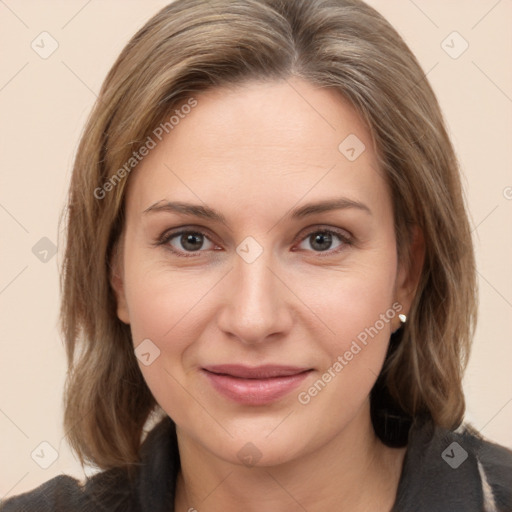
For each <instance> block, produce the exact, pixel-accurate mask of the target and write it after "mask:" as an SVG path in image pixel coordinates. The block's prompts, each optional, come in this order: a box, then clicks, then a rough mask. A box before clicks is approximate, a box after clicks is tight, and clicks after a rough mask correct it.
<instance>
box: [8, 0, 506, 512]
mask: <svg viewBox="0 0 512 512" xmlns="http://www.w3.org/2000/svg"><path fill="white" fill-rule="evenodd" d="M67 214H68V227H67V229H68V237H67V248H66V255H65V261H64V266H63V272H62V292H63V299H62V310H61V312H62V328H63V334H64V337H65V340H66V347H67V355H68V362H69V367H70V371H69V376H68V381H67V387H66V396H65V402H66V409H65V427H66V431H67V433H68V440H69V442H70V444H71V446H72V447H73V448H74V450H75V451H76V453H77V454H78V456H79V458H80V460H81V462H82V463H83V464H85V463H89V464H92V465H95V466H96V467H98V468H99V469H101V470H102V471H101V472H99V473H98V474H96V475H94V476H93V477H91V478H89V479H88V481H87V482H86V483H85V485H84V487H83V488H82V487H81V486H80V484H79V483H78V482H77V481H76V480H74V479H72V478H71V477H69V476H59V477H57V478H54V479H52V480H50V481H49V482H47V483H45V484H43V485H42V486H41V487H39V488H37V489H35V490H34V491H32V492H29V493H26V494H23V495H20V496H17V497H14V498H12V499H10V500H8V501H7V502H6V503H5V504H4V505H3V506H2V507H0V509H1V510H2V511H3V512H9V511H14V510H38V511H43V510H59V511H65V510H66V511H67V510H83V511H88V510H91V511H92V510H109V511H110V510H116V511H117V510H119V511H160V510H162V511H164V510H165V511H169V510H175V511H179V512H181V511H189V512H190V511H194V510H197V511H200V512H203V511H205V512H207V511H219V510H222V511H231V510H235V509H236V510H247V511H255V510H258V511H259V510H265V511H269V512H272V511H291V510H307V511H309V512H314V511H318V510H326V509H330V510H351V511H355V512H358V511H363V510H364V511H366V510H379V511H390V510H392V511H395V512H399V511H400V512H401V511H412V510H414V511H429V512H431V511H483V510H485V511H510V510H512V492H511V489H512V453H511V452H510V450H507V449H506V448H504V447H501V446H498V445H495V444H493V443H491V442H489V441H487V440H484V439H483V438H482V437H481V436H480V435H479V434H478V433H477V432H476V431H474V430H473V429H472V428H471V427H469V426H467V425H465V424H464V423H463V415H464V409H465V406H464V396H463V391H462V385H461V379H462V374H463V370H464V366H465V364H466V361H467V357H468V354H469V347H470V342H471V338H472V335H473V332H474V327H475V322H476V298H475V297H476V279H475V262H474V254H473V248H472V243H471V236H470V229H469V224H468V220H467V214H466V210H465V205H464V200H463V196H462V191H461V184H460V177H459V173H458V166H457V161H456V157H455V155H454V151H453V148H452V146H451V143H450V141H449V138H448V136H447V133H446V130H445V127H444V124H443V120H442V115H441V113H440V110H439V106H438V103H437V101H436V98H435V96H434V94H433V92H432V89H431V88H430V86H429V84H428V82H427V80H426V79H425V77H424V74H423V72H422V70H421V68H420V66H419V65H418V63H417V61H416V59H415V58H414V56H413V55H412V54H411V52H410V50H409V49H408V48H407V46H406V45H405V43H404V42H403V40H402V39H401V38H400V36H399V35H398V34H397V33H396V31H395V30H394V29H393V28H392V27H391V26H390V25H389V24H388V23H387V22H386V21H385V20H384V19H383V18H382V17H381V16H380V15H379V14H378V13H377V12H376V11H375V10H374V9H372V8H370V7H369V6H367V5H366V4H364V3H363V2H360V1H356V0H293V1H287V2H284V1H280V0H243V1H237V2H230V1H227V0H212V1H210V2H200V1H195V0H177V1H176V2H174V3H172V4H170V5H169V6H168V7H166V8H164V9H162V11H160V12H159V13H158V14H157V15H156V16H155V17H154V18H152V19H151V20H150V21H149V22H148V23H147V24H146V25H145V26H144V27H143V28H142V29H141V30H140V31H139V32H138V33H137V34H136V35H135V36H134V37H133V38H132V40H131V41H130V42H129V43H128V45H127V46H126V48H125V49H124V50H123V52H122V53H121V55H120V56H119V58H118V60H117V62H116V63H115V64H114V66H113V68H112V69H111V71H110V73H109V75H108V76H107V78H106V81H105V83H104V85H103V87H102V90H101V92H100V95H99V98H98V102H97V105H96V107H95V109H94V111H93V113H92V115H91V117H90V119H89V121H88V123H87V127H86V130H85V132H84V134H83V137H82V140H81V144H80V147H79V150H78V154H77V157H76V162H75V166H74V172H73V177H72V182H71V187H70V196H69V203H68V211H67ZM92 248H94V250H91V249H92ZM146 434H147V435H146Z"/></svg>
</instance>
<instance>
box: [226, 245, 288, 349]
mask: <svg viewBox="0 0 512 512" xmlns="http://www.w3.org/2000/svg"><path fill="white" fill-rule="evenodd" d="M269 253H270V251H263V253H262V254H261V255H260V256H259V257H258V258H257V259H256V260H255V261H253V262H252V263H248V262H246V261H244V259H243V258H241V257H239V256H238V255H236V256H235V261H234V268H233V270H232V271H231V272H229V274H228V276H227V279H226V280H225V282H224V285H223V286H224V293H223V301H222V306H221V310H220V312H219V314H218V316H217V325H218V328H219V329H220V330H221V331H222V332H223V333H225V334H226V335H228V336H230V337H232V338H236V339H237V340H238V341H240V342H242V343H244V344H248V345H252V344H257V343H261V342H264V341H269V340H275V339H277V338H279V337H283V336H285V335H286V333H288V332H289V331H290V329H291V326H292V320H293V314H292V308H293V305H292V304H291V301H292V299H293V297H294V295H293V293H292V292H291V291H290V290H289V289H288V288H287V286H286V284H284V283H286V280H285V279H284V276H280V275H279V272H278V271H277V269H276V265H274V264H273V263H272V261H271V255H270V254H269ZM283 281H284V282H283Z"/></svg>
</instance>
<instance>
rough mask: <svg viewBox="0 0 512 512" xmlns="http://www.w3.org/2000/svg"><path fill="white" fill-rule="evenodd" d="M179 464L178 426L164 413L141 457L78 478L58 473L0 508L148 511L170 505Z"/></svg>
mask: <svg viewBox="0 0 512 512" xmlns="http://www.w3.org/2000/svg"><path fill="white" fill-rule="evenodd" d="M179 467H180V462H179V451H178V446H177V438H176V430H175V425H174V423H173V421H172V420H171V419H170V418H169V417H166V418H164V419H163V420H162V421H160V422H159V423H158V424H157V425H155V426H154V428H152V429H151V431H150V432H148V435H147V437H146V439H145V440H144V442H143V443H142V445H141V447H140V463H137V465H136V468H134V471H133V472H132V476H130V474H129V472H128V470H127V468H125V467H118V468H112V469H108V470H104V471H102V472H100V473H96V474H95V475H93V476H91V477H89V478H87V479H86V480H85V482H83V483H82V482H80V481H78V480H76V479H75V478H73V477H71V476H69V475H59V476H57V477H55V478H53V479H51V480H48V481H47V482H45V483H43V484H42V485H40V486H39V487H37V488H35V489H33V490H32V491H29V492H26V493H24V494H19V495H17V496H13V497H11V498H8V499H7V500H5V501H3V502H0V512H78V511H80V512H96V511H108V512H149V511H151V512H152V511H154V510H165V509H168V510H172V505H173V504H174V486H175V481H176V477H177V474H178V470H179Z"/></svg>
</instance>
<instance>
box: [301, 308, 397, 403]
mask: <svg viewBox="0 0 512 512" xmlns="http://www.w3.org/2000/svg"><path fill="white" fill-rule="evenodd" d="M402 309H403V306H402V304H400V303H399V302H394V303H393V304H392V306H391V307H390V308H389V309H387V310H386V311H385V312H384V313H381V314H380V316H379V319H378V320H376V321H375V323H374V324H373V325H371V326H370V327H365V329H364V330H362V331H361V332H360V333H359V334H358V335H357V340H353V341H352V343H351V344H350V347H349V349H347V350H346V351H345V352H344V353H343V354H342V355H339V356H338V357H337V358H336V360H335V361H334V362H333V363H332V364H331V366H330V367H329V368H327V370H326V371H325V372H324V373H323V374H322V375H321V377H320V378H319V379H318V380H316V381H315V383H314V384H313V385H312V386H310V387H309V388H308V389H307V391H301V392H300V393H299V394H298V395H297V399H298V401H299V403H301V404H302V405H307V404H309V402H311V399H312V398H314V397H315V396H317V395H318V393H320V391H322V390H323V389H324V388H325V387H326V386H327V384H329V382H331V381H332V379H334V378H335V377H336V376H337V375H339V373H340V372H341V371H342V370H343V368H345V366H347V365H348V364H349V363H350V361H352V360H353V359H354V356H356V355H357V354H359V352H361V350H362V349H363V348H364V347H366V346H367V345H368V342H369V341H370V340H369V339H368V337H370V338H371V339H373V338H374V337H375V336H377V334H378V333H379V332H380V331H382V329H384V327H385V326H386V325H387V324H389V322H390V321H391V320H392V319H393V318H395V316H397V315H398V314H399V313H400V311H402Z"/></svg>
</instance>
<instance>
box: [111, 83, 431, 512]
mask: <svg viewBox="0 0 512 512" xmlns="http://www.w3.org/2000/svg"><path fill="white" fill-rule="evenodd" d="M287 82H289V83H287ZM289 84H293V88H291V87H290V85H289ZM195 97H196V99H197V101H198V104H197V106H196V107H195V108H194V109H193V110H192V111H191V113H190V114H188V115H187V116H186V117H185V118H184V119H182V120H180V123H179V125H177V126H175V127H174V129H173V131H171V132H170V133H169V135H168V136H166V137H165V138H164V139H163V141H162V142H160V143H159V144H158V145H157V147H156V148H155V149H153V150H152V151H151V152H150V154H149V155H148V156H146V157H145V158H144V160H143V161H142V162H141V164H140V165H139V167H138V168H137V169H136V170H135V171H134V172H133V174H132V175H131V176H130V178H129V183H128V190H127V195H126V198H125V200H126V213H127V215H126V221H125V225H124V231H123V233H122V236H121V245H120V247H121V250H120V251H119V252H118V257H117V258H116V260H115V261H114V267H113V268H114V271H113V275H112V285H113V287H114V289H115V292H116V296H117V301H118V310H117V313H118V317H119V318H120V319H121V320H122V321H123V322H125V323H127V324H130V326H131V331H132V335H133V340H134V346H135V347H137V346H138V345H139V344H140V343H141V342H142V340H144V339H147V338H149V339H150V340H151V341H152V343H154V344H155V345H156V346H157V347H158V348H159V350H160V356H159V357H158V358H156V359H155V360H154V362H152V364H150V365H149V366H145V365H143V364H142V363H140V362H139V366H140V369H141V371H142V373H143V375H144V378H145V380H146V382H147V384H148V386H149V388H150V390H151V392H152V393H153V395H154V396H155V398H156V400H157V402H158V403H159V404H160V406H161V407H162V408H163V409H164V410H165V412H166V413H167V414H168V415H169V416H170V417H171V418H172V419H173V420H174V421H175V423H176V425H177V435H178V443H179V449H180V457H181V463H182V470H181V472H180V474H179V477H178V481H177V497H176V501H175V506H176V510H177V511H188V510H189V509H191V508H192V509H193V508H195V509H197V510H198V511H199V512H212V511H223V512H226V511H228V512H229V511H235V510H236V511H239V510H245V511H249V512H251V511H261V510H265V511H267V512H274V511H287V512H288V511H295V510H297V511H299V510H300V511H303V510H304V509H306V510H308V512H315V511H320V510H322V511H323V510H338V511H340V510H343V511H344V510H350V511H352V512H354V511H356V512H357V511H367V510H380V511H382V510H390V509H391V507H392V505H393V503H394V500H395V496H396V490H397V485H398V482H399V478H400V472H401V469H402V465H403V458H404V453H405V449H391V448H388V447H386V446H384V445H383V444H382V443H381V442H380V441H379V440H378V439H377V438H376V436H375V433H374V431H373V428H372V425H371V420H370V412H369V393H370V390H371V388H372V386H373V384H374V382H375V380H376V377H377V375H378V374H379V372H380V370H381V367H382V364H383V361H384V357H385V353H386V349H387V346H388V343H389V337H390V334H391V332H392V331H393V330H395V329H396V328H398V327H399V325H400V321H399V319H398V316H397V315H396V316H395V317H394V318H393V319H392V320H391V321H389V322H388V323H385V325H384V327H383V328H381V329H380V330H379V332H378V334H377V335H376V336H374V337H373V338H370V340H369V342H368V344H367V345H366V346H364V348H363V349H362V350H361V351H360V352H359V353H358V354H357V355H355V356H354V357H353V359H352V360H351V361H349V362H348V364H347V365H346V366H344V368H343V370H342V371H341V372H339V374H337V375H336V377H334V378H332V380H331V381H330V382H329V383H328V384H327V385H326V386H325V388H324V389H322V390H321V392H319V393H318V394H317V395H316V396H314V397H313V398H311V401H310V402H309V403H308V404H306V405H304V404H301V403H299V401H298V399H297V395H298V393H299V392H300V391H307V390H308V389H309V388H310V387H311V386H312V385H313V384H314V383H315V382H316V381H317V380H318V379H319V378H320V377H321V376H322V375H323V374H324V372H326V371H327V369H328V368H329V367H332V365H333V363H334V362H335V361H336V360H337V358H338V356H340V355H343V354H344V353H345V352H346V351H347V350H348V349H349V348H350V346H351V343H352V341H353V340H355V339H356V337H357V335H358V334H360V333H361V332H362V331H364V329H365V328H366V327H369V326H373V325H374V324H375V323H376V321H377V320H378V319H379V318H380V315H381V314H383V313H385V312H386V311H388V310H390V308H392V304H393V303H394V302H398V303H399V304H400V305H401V306H402V310H401V312H402V313H405V314H407V312H408V311H409V308H410V304H411V301H412V298H413V296H414V292H415V289H416V286H417V283H418V278H419V275H420V271H421V266H422V263H423V254H424V247H423V241H422V240H423V239H422V237H421V233H419V232H418V231H416V237H415V241H414V243H413V244H412V246H411V248H410V250H411V254H412V262H413V263H412V265H411V266H410V268H404V267H402V266H400V265H399V264H398V263H399V262H398V261H397V251H396V239H395V233H394V227H393V210H392V203H391V196H390V192H389V189H388V187H387V184H386V182H385V181H384V179H383V175H382V173H381V172H380V170H379V167H378V164H377V160H376V154H375V151H374V149H373V148H372V143H371V138H370V134H369V132H368V130H367V128H366V127H365V125H364V123H363V122H362V120H361V118H360V116H359V115H358V114H357V113H356V111H355V110H354V109H353V108H352V107H351V106H350V104H349V103H348V102H347V101H346V100H345V99H344V98H343V97H341V96H340V95H339V94H337V93H336V92H334V91H332V90H327V89H320V88H317V87H315V86H313V85H311V84H309V83H307V82H305V81H302V80H300V79H290V80H288V81H279V82H267V83H259V82H249V83H246V84H244V85H242V86H239V87H236V88H230V89H222V88H217V89H213V90H210V91H207V92H204V93H202V94H200V95H197V96H195ZM305 100H306V101H305ZM349 134H356V136H357V137H358V138H359V139H360V140H361V141H362V142H363V143H364V144H365V146H366V149H365V151H363V153H362V154H361V155H360V156H359V157H358V158H357V159H356V160H355V161H352V162H351V161H349V160H348V159H347V158H346V157H345V156H344V155H343V154H342V153H341V152H340V151H339V150H338V146H339V144H340V142H341V141H342V140H344V139H345V138H346V137H347V135H349ZM341 196H343V197H346V198H349V199H352V200H355V201H360V202H362V203H364V204H365V205H367V206H368V208H369V209H370V210H371V214H370V213H368V212H366V211H364V210H362V209H357V208H345V209H341V210H333V211H327V212H323V213H316V214H314V215H311V216H309V217H304V218H302V219H295V220H291V219H288V218H287V217H286V214H287V213H288V212H289V211H290V210H291V209H293V208H296V207H300V206H302V205H304V204H305V203H308V202H315V201H319V200H322V199H328V198H335V197H341ZM162 200H170V201H186V202H191V203H196V204H203V205H204V204H206V205H208V206H209V207H211V208H214V209H215V210H217V211H219V212H221V213H222V214H223V215H224V216H225V218H226V222H225V223H222V222H216V221H212V220H208V219H202V218H196V217H191V216H186V215H182V214H176V213H172V212H165V211H163V212H162V211H161V212H157V213H154V212H153V213H146V214H144V213H143V212H144V211H145V210H146V209H147V208H148V207H150V206H151V205H153V204H154V203H157V202H159V201H162ZM180 227H183V228H189V230H190V231H194V230H195V231H196V232H197V229H198V228H199V229H201V231H205V232H206V233H205V234H206V235H207V237H205V238H202V237H201V236H200V237H199V239H195V240H193V241H192V242H193V244H195V245H192V246H191V245H186V242H187V239H186V237H185V238H182V237H180V236H179V235H178V236H175V237H174V238H172V239H171V240H169V241H168V242H167V243H166V244H163V245H155V243H154V242H155V241H156V240H158V239H159V237H160V236H161V235H162V234H163V233H164V232H165V231H169V230H170V229H171V228H180ZM326 228H330V229H334V230H336V229H337V230H339V231H340V232H341V233H342V234H345V235H347V234H348V235H349V236H350V239H351V243H349V244H347V243H345V242H343V240H342V239H338V238H337V236H336V235H332V242H331V244H330V245H329V243H328V242H327V243H326V242H323V244H322V243H320V244H318V243H316V244H315V240H316V239H317V237H318V232H319V231H320V233H324V231H322V229H326ZM315 233H316V234H317V236H316V237H315ZM311 235H312V236H311ZM248 236H251V237H253V238H254V239H255V240H256V241H257V243H258V244H259V245H260V246H261V248H262V250H263V252H262V253H261V255H260V256H259V257H258V258H257V259H255V261H253V262H251V263H247V262H246V261H245V260H244V259H243V258H242V257H240V256H239V255H238V253H237V252H236V248H237V247H238V246H239V244H241V242H242V241H243V240H244V239H245V238H246V237H248ZM183 243H185V245H183ZM169 247H173V248H174V249H175V250H176V251H178V252H181V253H184V254H187V250H188V254H192V255H193V256H192V257H180V256H179V255H177V254H174V253H173V252H172V251H171V250H170V248H169ZM190 247H196V248H198V249H199V250H196V251H194V250H193V249H190ZM322 247H323V249H322ZM221 363H238V364H245V365H248V366H258V365H261V364H268V363H274V364H288V365H295V366H300V367H308V368H313V370H314V371H313V372H311V373H310V374H309V375H308V376H307V378H306V380H305V381H304V382H303V383H302V384H301V385H300V387H299V388H298V389H297V390H294V391H292V392H291V393H290V394H288V395H286V396H285V397H284V398H281V399H279V400H278V401H276V402H273V403H271V404H267V405H258V406H248V405H240V404H238V403H236V402H232V401H230V400H228V399H227V398H225V397H224V396H222V395H220V394H218V393H217V392H216V391H215V390H214V389H213V388H212V387H211V385H210V384H209V383H208V381H207V380H206V379H205V377H204V375H203V374H202V373H201V371H200V368H201V367H203V366H205V365H207V364H221ZM248 442H250V443H252V444H253V445H254V446H256V447H257V449H258V451H259V453H260V454H261V458H260V459H259V461H258V462H257V464H256V465H254V466H252V467H249V466H247V465H245V464H244V463H243V462H242V461H241V460H240V459H239V457H238V456H237V454H238V452H239V450H240V449H241V448H242V447H244V446H245V445H246V444H247V443H248Z"/></svg>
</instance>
